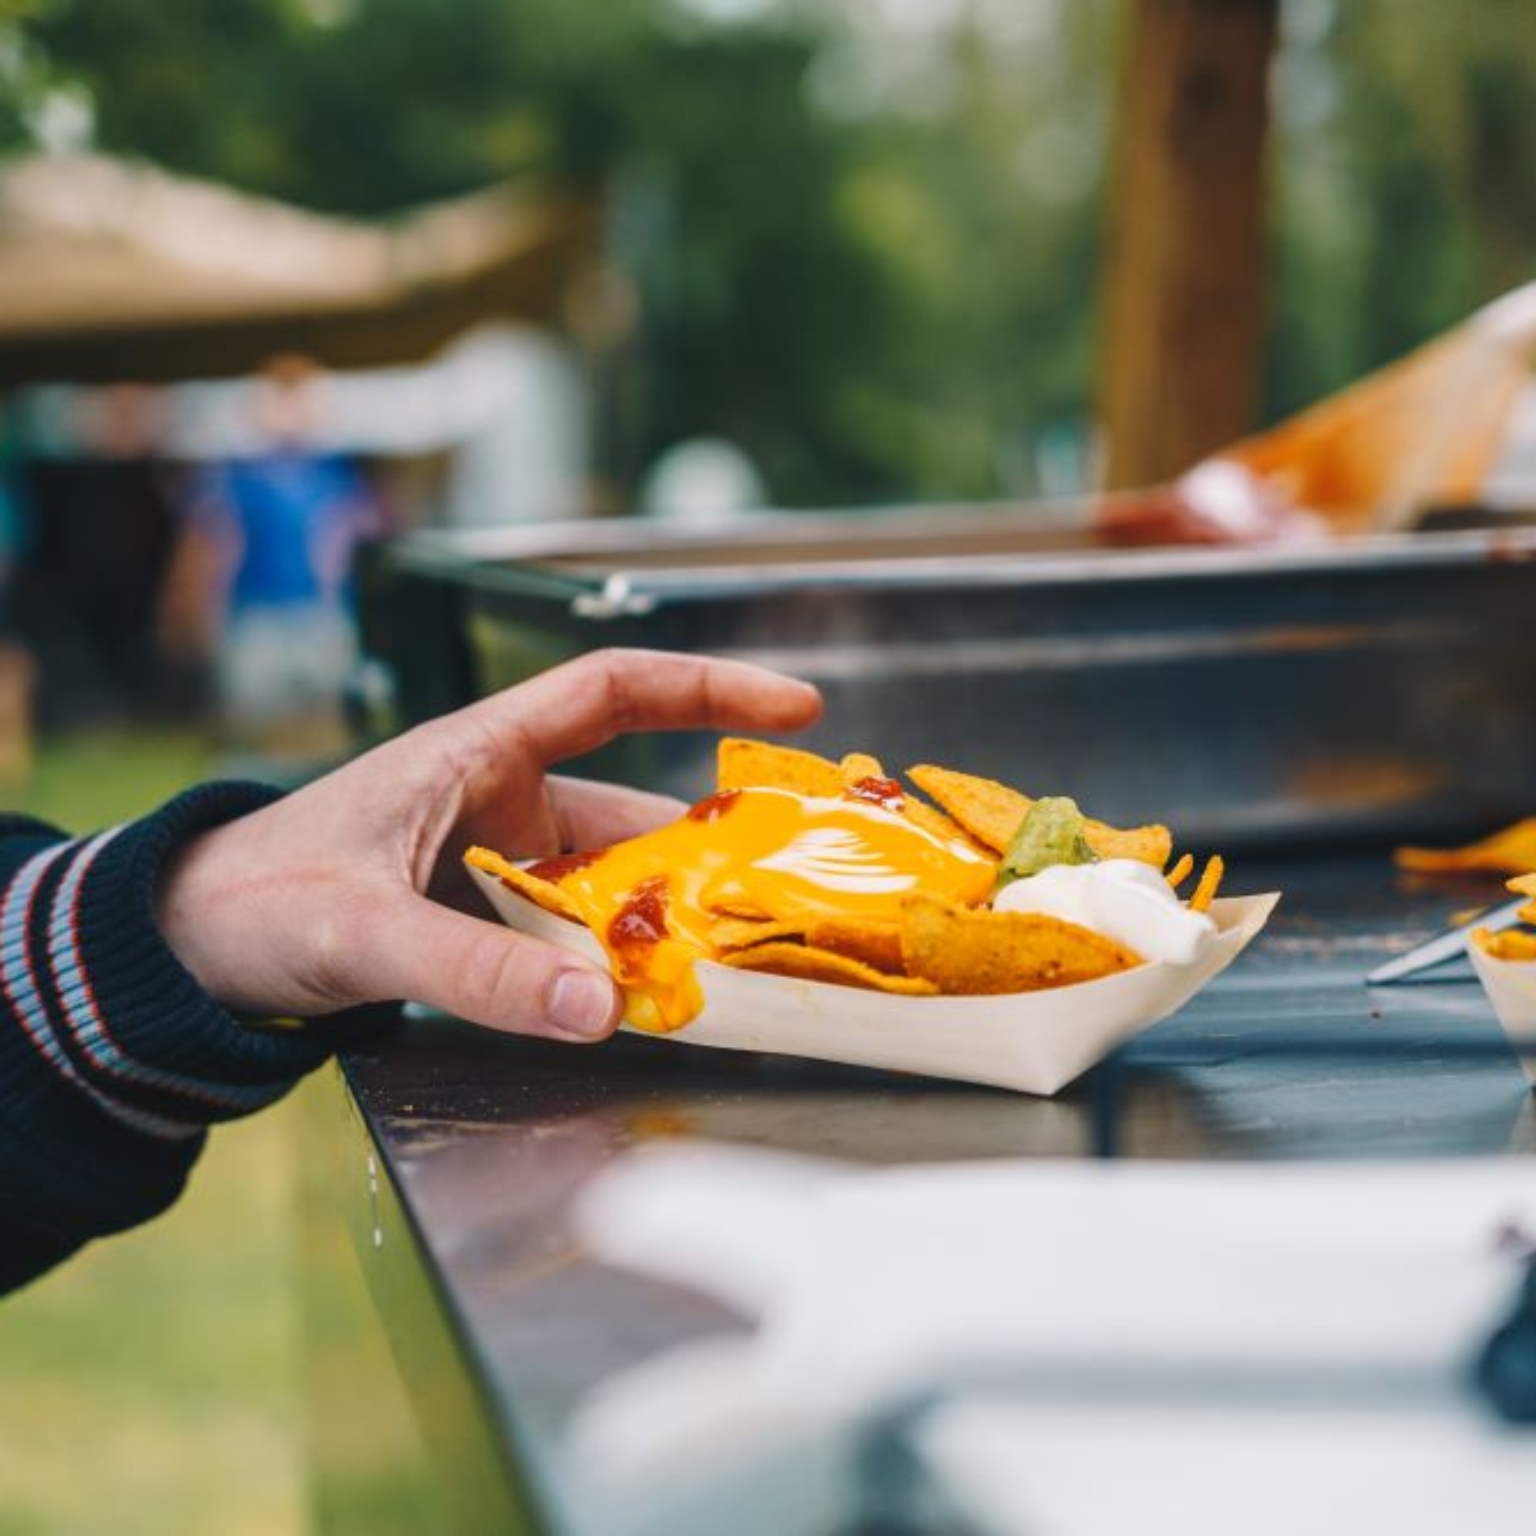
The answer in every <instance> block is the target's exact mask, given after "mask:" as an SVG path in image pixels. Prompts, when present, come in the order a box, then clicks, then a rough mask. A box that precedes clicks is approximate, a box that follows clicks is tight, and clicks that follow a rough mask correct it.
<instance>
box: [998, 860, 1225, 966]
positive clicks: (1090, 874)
mask: <svg viewBox="0 0 1536 1536" xmlns="http://www.w3.org/2000/svg"><path fill="white" fill-rule="evenodd" d="M992 906H993V908H994V910H996V911H998V912H1039V913H1042V914H1043V915H1045V916H1047V917H1059V918H1061V919H1062V921H1063V922H1068V923H1077V924H1078V925H1079V926H1080V927H1083V928H1091V929H1092V930H1093V931H1094V932H1095V933H1102V934H1103V935H1104V936H1105V937H1106V938H1110V939H1114V940H1115V941H1116V942H1117V943H1120V944H1124V945H1125V946H1126V947H1127V948H1129V949H1134V950H1135V951H1136V953H1137V954H1138V955H1140V956H1141V957H1142V958H1143V959H1144V960H1148V961H1152V962H1154V963H1155V962H1157V961H1168V962H1169V963H1170V964H1173V965H1189V964H1191V963H1192V962H1194V961H1195V960H1197V959H1198V958H1199V957H1200V955H1201V953H1202V952H1203V951H1204V949H1205V946H1206V945H1207V944H1209V943H1210V941H1211V940H1212V939H1213V938H1214V937H1215V936H1216V924H1215V923H1213V922H1212V921H1211V919H1210V918H1209V917H1207V916H1206V915H1205V913H1203V912H1191V911H1190V910H1189V908H1188V907H1186V906H1185V905H1184V903H1183V902H1182V901H1180V900H1179V898H1178V895H1177V894H1176V893H1175V892H1174V891H1173V890H1172V888H1171V887H1170V886H1169V884H1168V882H1167V881H1166V880H1164V879H1163V877H1162V875H1161V874H1159V873H1158V871H1157V870H1155V869H1153V868H1152V866H1151V865H1150V864H1143V863H1141V862H1140V861H1139V860H1137V859H1105V860H1103V861H1102V862H1101V863H1098V864H1053V865H1051V866H1050V868H1048V869H1042V870H1041V871H1040V873H1039V874H1038V875H1030V876H1028V877H1027V878H1025V879H1023V880H1015V881H1014V882H1013V883H1012V884H1011V885H1006V886H1004V887H1003V889H1002V890H1001V891H999V892H998V893H997V896H996V898H995V899H994V901H993V903H992Z"/></svg>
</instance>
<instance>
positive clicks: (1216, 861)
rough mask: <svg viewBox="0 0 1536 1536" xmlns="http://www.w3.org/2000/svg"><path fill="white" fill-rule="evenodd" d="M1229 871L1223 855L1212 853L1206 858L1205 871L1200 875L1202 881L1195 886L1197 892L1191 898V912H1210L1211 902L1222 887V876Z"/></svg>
mask: <svg viewBox="0 0 1536 1536" xmlns="http://www.w3.org/2000/svg"><path fill="white" fill-rule="evenodd" d="M1226 872H1227V863H1226V860H1225V859H1223V858H1222V856H1221V855H1220V854H1219V853H1217V854H1212V856H1211V857H1210V858H1209V859H1207V860H1206V863H1205V872H1204V873H1203V874H1202V875H1201V876H1200V883H1199V885H1197V886H1196V887H1195V894H1194V895H1193V896H1191V897H1190V898H1189V910H1190V911H1191V912H1209V911H1210V910H1211V903H1212V902H1213V901H1215V899H1216V893H1217V891H1219V890H1220V889H1221V882H1222V877H1223V876H1224V875H1225V874H1226Z"/></svg>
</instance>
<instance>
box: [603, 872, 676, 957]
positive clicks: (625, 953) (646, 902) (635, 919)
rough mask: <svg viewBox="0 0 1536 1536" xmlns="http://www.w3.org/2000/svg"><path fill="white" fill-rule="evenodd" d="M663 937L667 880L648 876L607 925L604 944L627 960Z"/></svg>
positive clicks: (663, 877) (663, 876) (658, 876)
mask: <svg viewBox="0 0 1536 1536" xmlns="http://www.w3.org/2000/svg"><path fill="white" fill-rule="evenodd" d="M666 936H667V877H666V876H665V875H652V876H651V878H650V879H649V880H642V881H641V882H640V884H639V885H637V886H636V887H635V888H634V890H632V891H631V892H630V893H629V895H628V896H626V897H625V898H624V905H623V906H621V907H620V908H619V910H618V911H617V912H616V913H615V914H614V917H613V921H612V922H610V923H609V924H608V943H609V946H610V947H611V948H612V949H613V951H614V952H615V953H616V954H617V955H620V956H622V957H624V958H625V959H630V958H632V957H633V956H634V954H635V953H636V951H638V950H645V949H650V948H652V947H654V946H655V945H657V944H659V943H660V942H661V941H662V940H663V939H664V938H666Z"/></svg>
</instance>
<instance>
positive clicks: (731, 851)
mask: <svg viewBox="0 0 1536 1536" xmlns="http://www.w3.org/2000/svg"><path fill="white" fill-rule="evenodd" d="M870 782H874V781H870ZM897 803H898V804H899V802H897ZM532 872H533V873H535V874H542V875H543V877H544V878H546V879H551V880H554V881H555V882H556V883H557V884H558V885H559V886H560V889H561V890H562V891H563V892H564V893H565V894H566V895H567V896H568V897H570V898H571V900H572V902H573V903H574V904H575V905H576V907H577V908H578V910H579V911H580V913H581V915H582V918H583V920H584V921H585V922H586V924H587V926H588V927H589V928H590V929H591V930H592V932H593V933H594V934H595V935H596V936H597V938H598V940H599V941H600V942H601V944H602V945H603V948H604V949H605V950H606V951H607V953H608V957H609V959H610V960H611V962H612V964H613V973H614V975H615V976H616V977H617V978H618V981H619V984H620V986H622V987H623V988H624V991H625V995H626V1001H627V1003H628V1005H629V1007H628V1017H629V1019H630V1021H631V1022H632V1023H634V1024H637V1025H639V1026H640V1027H641V1028H643V1029H651V1030H656V1031H665V1030H671V1029H676V1028H678V1027H679V1026H681V1025H683V1024H686V1023H687V1022H688V1020H689V1019H691V1018H693V1017H694V1015H695V1014H696V1013H697V1012H698V1011H699V1008H700V1007H701V1006H702V1004H703V994H702V993H701V992H700V990H699V984H698V980H697V978H696V976H695V975H694V969H693V965H694V961H695V960H697V959H698V958H700V957H701V956H702V957H706V958H707V957H710V956H712V955H713V954H714V953H715V949H714V945H713V943H712V942H711V938H710V929H711V922H712V920H713V919H714V918H715V917H717V916H719V915H721V914H722V913H731V914H735V915H740V916H751V917H761V918H764V919H768V920H771V921H774V922H801V921H808V920H810V919H812V918H815V917H819V916H831V915H838V916H842V917H856V918H857V917H864V918H869V919H873V920H883V921H887V922H894V921H895V920H896V919H897V918H898V916H899V914H900V908H901V900H902V897H904V896H906V895H908V894H910V893H911V892H913V891H917V890H923V891H930V892H932V893H934V894H936V895H942V896H948V897H951V898H953V899H954V900H956V901H961V902H965V903H967V904H973V903H975V902H979V901H981V900H983V899H984V898H985V897H986V895H987V894H988V892H989V891H990V890H991V888H992V882H993V878H994V873H995V871H994V867H993V864H992V861H991V860H990V859H988V858H986V857H985V856H984V855H982V854H979V853H977V852H976V851H975V850H974V849H972V848H970V847H969V846H967V845H966V844H964V843H959V842H949V841H946V840H944V839H942V838H939V837H936V836H934V835H933V834H932V833H930V832H927V831H924V830H923V829H922V828H921V827H917V826H914V825H913V824H912V823H911V822H909V821H907V820H906V819H905V817H903V816H902V815H901V814H900V812H899V809H895V808H893V806H892V804H890V803H889V802H888V801H887V799H886V798H885V797H883V796H881V795H877V794H873V793H865V794H858V793H856V792H850V795H849V796H848V797H845V798H841V799H812V798H808V797H806V796H803V795H796V794H791V793H789V792H788V791H786V790H779V789H739V790H723V791H721V792H720V793H718V794H714V795H711V796H709V798H708V799H706V800H701V801H700V802H699V803H698V804H697V805H696V806H694V807H693V808H692V809H691V810H690V811H689V812H688V814H687V815H686V816H684V817H683V818H682V819H681V820H680V821H676V822H673V823H671V824H670V825H669V826H665V827H659V828H657V830H655V831H654V832H648V833H646V834H644V835H643V836H641V837H636V838H631V839H630V840H629V841H628V842H624V843H617V844H615V845H614V846H613V847H612V848H609V849H606V850H605V851H603V852H602V853H599V854H596V855H590V854H582V855H576V856H571V857H567V858H566V859H564V860H550V861H548V863H547V866H546V867H545V868H544V869H541V867H540V866H539V865H534V866H533V867H532Z"/></svg>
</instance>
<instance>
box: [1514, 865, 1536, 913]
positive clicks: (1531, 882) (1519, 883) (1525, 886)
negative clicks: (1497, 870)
mask: <svg viewBox="0 0 1536 1536" xmlns="http://www.w3.org/2000/svg"><path fill="white" fill-rule="evenodd" d="M1509 888H1510V890H1512V891H1513V892H1514V893H1515V895H1517V896H1531V897H1536V875H1521V876H1520V878H1519V879H1518V880H1511V881H1510V882H1509ZM1520 921H1521V922H1522V923H1536V900H1533V901H1532V902H1531V904H1530V906H1528V907H1521V909H1520Z"/></svg>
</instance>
